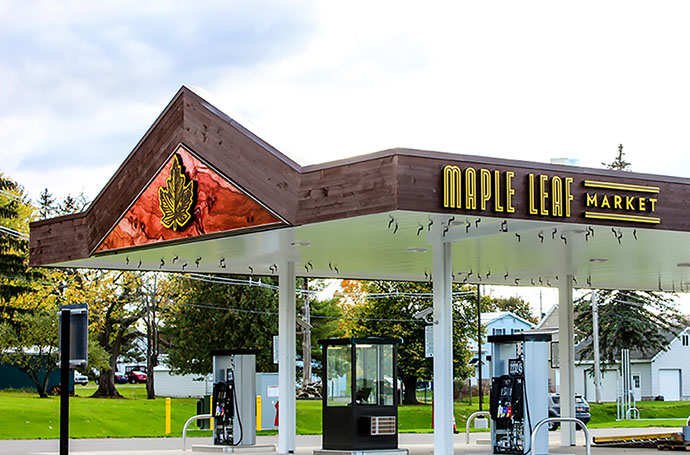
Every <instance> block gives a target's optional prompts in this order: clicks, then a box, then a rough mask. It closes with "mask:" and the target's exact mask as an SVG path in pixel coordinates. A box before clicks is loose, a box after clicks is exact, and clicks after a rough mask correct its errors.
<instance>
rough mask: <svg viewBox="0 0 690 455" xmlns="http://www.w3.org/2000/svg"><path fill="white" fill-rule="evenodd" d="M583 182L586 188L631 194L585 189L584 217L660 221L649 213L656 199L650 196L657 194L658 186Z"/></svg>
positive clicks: (653, 209) (644, 221) (654, 208)
mask: <svg viewBox="0 0 690 455" xmlns="http://www.w3.org/2000/svg"><path fill="white" fill-rule="evenodd" d="M583 184H584V186H585V187H586V188H593V189H603V190H614V191H616V192H625V193H632V194H633V195H630V194H628V195H622V194H617V193H616V194H599V193H593V192H589V191H587V192H586V193H585V197H586V198H587V199H586V202H585V205H586V207H587V211H586V212H585V218H595V219H600V220H616V221H633V222H637V223H652V224H659V223H661V218H659V217H656V216H650V215H649V214H651V213H654V212H655V211H656V203H657V200H658V199H657V198H656V197H650V196H651V195H654V194H659V188H658V187H656V186H642V185H629V184H625V183H614V182H599V181H595V180H585V181H584V182H583ZM601 209H608V210H609V211H608V212H601V211H600V210H601ZM595 210H596V211H595ZM621 212H627V213H621Z"/></svg>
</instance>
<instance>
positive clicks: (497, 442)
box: [488, 332, 551, 455]
mask: <svg viewBox="0 0 690 455" xmlns="http://www.w3.org/2000/svg"><path fill="white" fill-rule="evenodd" d="M549 341H551V334H550V333H543V332H542V333H529V332H522V333H518V334H513V335H492V336H489V337H488V342H489V343H492V344H493V353H492V356H491V376H492V378H491V392H490V393H491V395H490V414H491V419H492V420H493V424H492V425H491V444H492V448H493V451H492V453H494V454H506V453H510V454H521V455H522V454H527V453H530V450H531V451H532V452H531V453H548V432H547V431H542V432H540V433H539V434H538V437H537V439H536V441H535V445H536V447H534V448H532V447H529V444H530V437H531V435H532V430H533V429H534V427H536V425H537V424H538V423H539V422H540V421H541V420H543V419H545V418H547V417H548V416H549V405H548V401H547V399H548V392H549V390H548V388H549V380H548V376H549V375H548V371H549V370H548V367H549V364H548V352H549V351H548V347H549Z"/></svg>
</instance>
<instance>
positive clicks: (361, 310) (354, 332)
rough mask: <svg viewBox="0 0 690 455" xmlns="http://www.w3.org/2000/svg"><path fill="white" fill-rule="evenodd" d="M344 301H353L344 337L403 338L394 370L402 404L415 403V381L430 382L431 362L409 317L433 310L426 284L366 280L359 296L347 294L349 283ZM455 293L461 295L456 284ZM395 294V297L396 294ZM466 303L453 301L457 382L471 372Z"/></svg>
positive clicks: (420, 328)
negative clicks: (398, 377)
mask: <svg viewBox="0 0 690 455" xmlns="http://www.w3.org/2000/svg"><path fill="white" fill-rule="evenodd" d="M348 286H349V291H350V292H349V298H352V297H354V300H353V301H354V302H356V303H354V304H352V305H351V306H350V307H349V309H348V311H347V313H346V315H347V319H345V325H346V330H347V334H348V335H349V336H357V337H363V336H382V337H394V338H402V339H403V343H402V344H401V345H400V346H398V371H399V376H400V378H401V380H402V382H403V384H404V387H405V393H404V396H403V404H417V403H418V402H417V397H416V388H417V381H418V380H421V379H430V378H431V376H432V370H433V366H432V360H431V359H427V358H425V356H424V332H425V326H426V324H425V323H424V321H422V320H419V319H414V318H413V317H412V316H413V315H414V314H415V313H416V312H418V311H420V310H422V309H425V308H429V307H430V306H432V300H431V299H430V295H431V293H432V285H431V283H426V282H420V283H414V282H393V281H365V282H362V283H361V290H363V291H364V293H363V294H360V295H358V293H357V292H355V293H354V294H353V293H352V292H351V291H353V290H356V289H357V287H356V285H352V284H349V285H348ZM453 289H454V291H456V292H461V293H463V288H462V287H461V286H458V285H455V286H454V287H453ZM396 294H397V295H396ZM467 304H468V302H467V301H466V300H463V299H462V298H455V299H453V368H454V375H455V377H456V378H457V379H465V378H467V377H468V376H469V374H470V373H471V371H472V370H471V367H470V366H469V365H468V361H469V359H470V352H469V349H468V341H469V340H470V339H471V338H473V337H474V334H473V332H472V330H471V327H472V325H471V321H469V320H467V314H470V313H471V312H467V311H465V308H464V307H465V306H466V305H467Z"/></svg>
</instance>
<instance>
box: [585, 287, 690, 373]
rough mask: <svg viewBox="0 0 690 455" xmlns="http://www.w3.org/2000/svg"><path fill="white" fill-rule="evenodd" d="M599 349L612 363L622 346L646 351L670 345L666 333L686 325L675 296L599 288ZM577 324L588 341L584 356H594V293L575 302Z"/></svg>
mask: <svg viewBox="0 0 690 455" xmlns="http://www.w3.org/2000/svg"><path fill="white" fill-rule="evenodd" d="M597 296H598V304H599V349H600V355H601V361H602V363H604V364H611V363H614V362H616V360H618V357H619V356H620V351H621V349H631V350H636V351H640V352H642V353H645V354H650V353H656V352H658V351H659V350H662V349H666V348H667V347H668V340H667V338H666V337H665V335H668V334H669V333H673V334H674V335H675V334H678V333H679V332H680V330H681V327H682V326H683V320H682V316H681V314H680V313H679V312H678V310H677V309H676V308H675V305H674V302H673V299H672V298H670V297H668V296H665V295H663V294H661V293H658V292H649V291H598V292H597ZM575 313H576V314H577V316H576V318H575V326H576V327H577V328H578V330H580V331H581V332H583V333H584V334H585V336H584V340H585V342H587V340H588V344H587V345H586V347H585V348H583V350H582V356H583V357H585V358H590V359H591V358H592V355H593V352H594V347H593V345H592V342H591V339H592V338H591V335H592V310H591V294H587V295H585V296H583V297H581V298H579V299H578V300H577V301H576V302H575Z"/></svg>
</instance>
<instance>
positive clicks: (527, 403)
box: [522, 379, 532, 455]
mask: <svg viewBox="0 0 690 455" xmlns="http://www.w3.org/2000/svg"><path fill="white" fill-rule="evenodd" d="M522 391H523V396H524V397H525V398H524V400H525V407H526V408H527V416H526V417H527V420H528V421H529V434H530V436H531V435H532V416H531V415H530V412H529V400H528V399H527V383H526V381H525V380H524V379H523V380H522ZM531 451H532V447H530V448H529V450H528V451H526V452H525V455H527V454H528V453H530V452H531Z"/></svg>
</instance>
